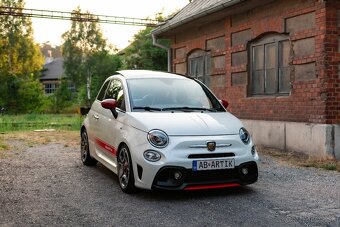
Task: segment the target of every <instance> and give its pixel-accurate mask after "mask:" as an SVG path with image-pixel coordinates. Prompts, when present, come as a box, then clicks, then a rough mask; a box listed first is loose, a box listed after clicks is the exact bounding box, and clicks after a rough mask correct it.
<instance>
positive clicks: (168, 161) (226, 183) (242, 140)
mask: <svg viewBox="0 0 340 227" xmlns="http://www.w3.org/2000/svg"><path fill="white" fill-rule="evenodd" d="M227 105H228V103H227V101H224V100H218V99H217V98H216V97H215V96H214V94H213V93H212V92H211V91H210V90H209V89H208V88H207V87H206V86H205V85H204V84H203V83H201V82H200V81H198V80H196V79H193V78H189V77H185V76H181V75H177V74H171V73H164V72H155V71H147V70H125V71H119V72H117V74H116V75H113V76H110V77H109V78H107V79H106V81H105V82H104V84H103V85H102V87H101V89H100V91H99V93H98V96H97V98H96V100H95V101H94V102H93V104H92V106H91V109H90V110H89V112H88V114H87V116H86V118H85V120H84V123H83V125H82V127H81V159H82V162H83V163H84V164H85V165H95V164H96V163H97V162H98V161H99V162H100V163H102V164H103V165H104V166H106V167H107V168H108V169H110V170H112V171H113V172H114V173H116V174H117V175H118V180H119V185H120V187H121V189H122V190H123V191H124V192H126V193H131V192H134V191H135V189H136V188H141V189H164V190H198V189H211V188H225V187H235V186H242V185H246V184H251V183H254V182H256V181H257V179H258V168H257V166H258V161H259V157H258V154H257V152H256V148H255V145H254V144H253V142H252V139H251V136H250V134H249V133H248V131H247V130H246V129H245V128H244V126H243V125H242V123H241V122H240V120H238V119H237V118H236V117H235V116H233V115H232V114H231V113H229V112H227V111H226V107H227Z"/></svg>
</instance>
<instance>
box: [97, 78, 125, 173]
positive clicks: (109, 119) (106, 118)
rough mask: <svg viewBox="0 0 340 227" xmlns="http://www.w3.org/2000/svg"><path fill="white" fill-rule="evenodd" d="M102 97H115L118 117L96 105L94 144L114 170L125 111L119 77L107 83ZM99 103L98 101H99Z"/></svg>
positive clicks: (99, 154)
mask: <svg viewBox="0 0 340 227" xmlns="http://www.w3.org/2000/svg"><path fill="white" fill-rule="evenodd" d="M104 99H115V100H116V102H117V108H116V111H117V112H118V118H115V117H114V116H113V114H112V112H111V111H110V110H108V109H104V108H103V107H102V106H101V105H98V106H96V109H97V110H98V111H97V116H96V117H95V118H94V119H95V121H96V127H95V134H96V138H95V139H94V141H95V146H96V152H97V154H98V156H99V157H100V158H101V159H102V160H104V161H105V162H106V163H107V164H109V165H110V167H112V169H113V170H116V167H117V166H116V154H117V149H118V145H119V142H120V141H119V138H120V135H119V133H120V129H121V128H122V122H121V121H120V119H121V118H122V115H124V113H125V96H124V89H123V85H122V82H121V81H120V80H119V79H112V80H111V81H110V84H109V85H108V87H107V89H106V92H105V96H104V98H103V100H104ZM99 104H100V102H99Z"/></svg>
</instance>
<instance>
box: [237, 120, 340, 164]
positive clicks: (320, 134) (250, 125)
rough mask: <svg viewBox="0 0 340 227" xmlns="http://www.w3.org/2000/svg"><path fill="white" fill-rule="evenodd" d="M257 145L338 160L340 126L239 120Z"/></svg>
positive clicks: (339, 155) (339, 158)
mask: <svg viewBox="0 0 340 227" xmlns="http://www.w3.org/2000/svg"><path fill="white" fill-rule="evenodd" d="M242 122H243V124H244V125H245V127H246V128H247V129H248V130H249V131H250V133H251V134H252V136H253V139H254V141H255V143H256V144H257V145H261V146H265V147H272V148H276V149H280V150H283V151H297V152H302V153H305V154H307V155H309V156H311V157H315V158H320V159H326V158H336V159H338V160H340V125H330V124H309V123H297V122H282V121H258V120H242Z"/></svg>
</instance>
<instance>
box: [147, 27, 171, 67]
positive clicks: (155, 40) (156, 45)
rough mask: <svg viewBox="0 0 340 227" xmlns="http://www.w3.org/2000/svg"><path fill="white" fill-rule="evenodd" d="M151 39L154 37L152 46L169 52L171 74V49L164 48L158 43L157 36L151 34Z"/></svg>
mask: <svg viewBox="0 0 340 227" xmlns="http://www.w3.org/2000/svg"><path fill="white" fill-rule="evenodd" d="M151 37H152V45H154V46H155V47H159V48H162V49H164V50H166V51H167V52H168V72H169V73H170V72H171V48H170V47H167V46H164V45H162V44H160V43H157V38H156V36H155V34H153V33H151Z"/></svg>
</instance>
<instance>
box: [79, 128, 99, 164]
mask: <svg viewBox="0 0 340 227" xmlns="http://www.w3.org/2000/svg"><path fill="white" fill-rule="evenodd" d="M80 156H81V161H82V162H83V164H84V165H86V166H93V165H95V164H97V160H96V159H94V158H92V157H91V155H90V147H89V139H88V136H87V132H86V130H83V131H82V133H81V142H80Z"/></svg>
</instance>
